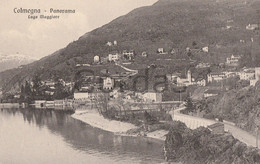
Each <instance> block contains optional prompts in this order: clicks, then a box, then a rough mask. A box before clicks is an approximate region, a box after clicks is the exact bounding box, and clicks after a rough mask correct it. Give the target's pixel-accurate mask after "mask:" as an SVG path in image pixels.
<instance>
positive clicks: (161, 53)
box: [157, 48, 166, 55]
mask: <svg viewBox="0 0 260 164" xmlns="http://www.w3.org/2000/svg"><path fill="white" fill-rule="evenodd" d="M157 53H158V54H160V55H163V54H166V52H165V51H164V49H163V48H158V50H157Z"/></svg>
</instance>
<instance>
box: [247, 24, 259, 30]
mask: <svg viewBox="0 0 260 164" xmlns="http://www.w3.org/2000/svg"><path fill="white" fill-rule="evenodd" d="M246 29H247V30H257V29H259V26H258V24H248V25H247V26H246Z"/></svg>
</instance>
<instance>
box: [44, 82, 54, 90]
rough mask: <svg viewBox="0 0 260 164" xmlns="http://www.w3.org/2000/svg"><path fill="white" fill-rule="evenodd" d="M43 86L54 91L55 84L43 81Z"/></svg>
mask: <svg viewBox="0 0 260 164" xmlns="http://www.w3.org/2000/svg"><path fill="white" fill-rule="evenodd" d="M42 83H43V85H45V86H48V87H49V88H51V89H55V82H54V81H43V82H42Z"/></svg>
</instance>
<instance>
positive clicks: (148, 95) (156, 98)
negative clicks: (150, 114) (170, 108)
mask: <svg viewBox="0 0 260 164" xmlns="http://www.w3.org/2000/svg"><path fill="white" fill-rule="evenodd" d="M136 95H137V97H139V98H140V99H142V100H143V101H144V102H162V93H160V92H154V91H148V92H145V93H136Z"/></svg>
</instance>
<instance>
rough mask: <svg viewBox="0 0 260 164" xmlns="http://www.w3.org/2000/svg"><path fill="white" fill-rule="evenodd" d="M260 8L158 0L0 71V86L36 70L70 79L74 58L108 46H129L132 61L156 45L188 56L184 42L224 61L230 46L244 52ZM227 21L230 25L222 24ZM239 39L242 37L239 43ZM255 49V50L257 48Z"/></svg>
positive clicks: (239, 0) (234, 2)
mask: <svg viewBox="0 0 260 164" xmlns="http://www.w3.org/2000/svg"><path fill="white" fill-rule="evenodd" d="M259 8H260V2H259V1H257V0H253V1H250V2H247V3H245V1H244V0H217V1H216V0H159V1H158V2H157V3H155V4H154V5H152V6H147V7H141V8H138V9H135V10H133V11H131V12H130V13H128V14H127V15H124V16H121V17H119V18H117V19H115V20H113V21H112V22H110V23H108V24H106V25H104V26H102V27H100V28H97V29H95V30H93V31H91V32H88V33H86V34H85V35H83V36H82V37H80V38H79V39H78V40H77V41H74V42H72V43H70V44H69V45H68V46H67V47H65V48H63V49H61V50H59V51H57V52H55V53H53V54H52V55H50V56H47V57H45V58H43V59H41V60H39V61H36V62H34V63H32V64H29V65H27V66H24V67H23V68H18V69H12V70H9V71H5V72H2V73H0V87H2V88H4V89H6V90H10V89H11V88H13V89H14V87H17V86H18V85H19V83H21V82H23V81H24V80H26V79H30V78H31V76H32V75H33V74H35V73H38V74H40V75H41V77H42V78H43V79H47V78H51V77H53V76H60V77H61V78H63V79H67V80H72V79H73V76H74V73H75V72H76V71H77V70H76V67H75V65H76V64H79V63H92V62H93V57H94V56H95V55H99V56H107V55H108V53H109V52H110V51H113V50H117V51H122V50H125V49H129V50H130V49H134V50H135V52H136V53H137V57H136V59H135V65H141V64H144V63H145V64H151V63H152V62H154V61H156V59H157V58H159V57H158V55H157V54H156V50H157V48H159V47H162V48H164V49H165V50H166V51H167V52H170V51H171V50H172V48H175V49H176V51H177V52H176V54H174V55H168V58H173V59H175V58H187V55H186V51H185V50H186V47H191V48H193V49H199V48H202V47H203V46H209V49H210V50H209V53H194V54H191V55H190V56H189V58H192V59H194V60H198V61H204V62H210V63H219V62H223V61H224V60H225V58H226V57H227V56H228V55H230V54H231V53H232V52H236V53H239V54H245V55H248V54H250V46H251V42H250V39H251V37H254V36H255V32H254V31H248V30H246V29H245V26H246V25H248V24H250V23H251V24H252V23H259V20H260V19H259V18H260V12H259ZM227 25H230V26H232V27H231V28H230V29H226V27H227ZM241 39H243V40H245V43H240V40H241ZM114 40H117V43H118V45H117V46H114V47H112V48H109V47H108V46H106V43H107V42H108V41H114ZM194 43H195V44H194ZM143 51H146V52H147V53H148V54H149V55H148V57H147V58H142V57H140V54H141V53H142V52H143ZM169 54H170V53H169ZM254 54H255V56H257V55H259V52H258V50H257V51H256V52H255V53H254ZM166 56H167V55H166ZM160 64H161V65H164V66H165V65H166V64H165V63H163V62H161V63H160ZM176 64H178V62H171V63H169V64H168V65H167V66H170V67H171V66H172V67H174V66H175V65H176ZM178 69H180V70H181V69H183V68H181V67H178ZM171 70H172V71H174V70H173V69H171Z"/></svg>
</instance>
